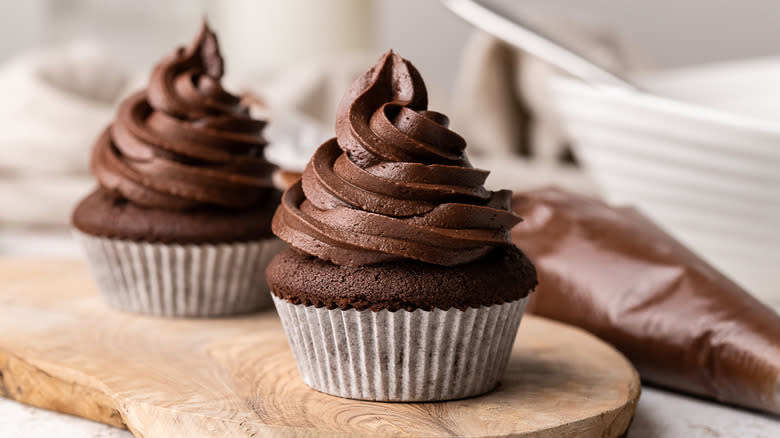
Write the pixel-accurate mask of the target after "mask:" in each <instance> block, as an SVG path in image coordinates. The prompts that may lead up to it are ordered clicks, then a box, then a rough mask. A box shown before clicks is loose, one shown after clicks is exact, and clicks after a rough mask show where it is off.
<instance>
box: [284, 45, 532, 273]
mask: <svg viewBox="0 0 780 438" xmlns="http://www.w3.org/2000/svg"><path fill="white" fill-rule="evenodd" d="M427 106H428V96H427V91H426V89H425V84H424V82H423V80H422V77H421V76H420V73H419V72H418V71H417V70H416V69H415V68H414V66H412V64H411V63H409V62H408V61H407V60H405V59H403V58H401V57H400V56H398V55H396V54H394V53H393V52H392V51H390V52H388V53H386V54H385V55H384V56H383V57H382V58H381V59H380V60H379V62H378V63H377V64H376V65H375V66H374V67H372V68H371V69H370V70H369V71H367V72H366V73H365V74H363V75H362V76H361V77H359V78H358V79H357V80H356V81H355V82H354V83H353V84H352V86H351V87H350V88H349V90H348V91H347V92H346V94H345V96H344V98H343V99H342V100H341V103H340V104H339V109H338V114H337V120H336V138H333V139H331V140H328V141H327V142H325V143H324V144H322V145H321V146H320V147H319V148H318V149H317V151H316V152H315V153H314V155H313V157H312V158H311V160H310V161H309V163H308V165H307V166H306V169H305V171H304V173H303V177H302V180H301V181H300V182H298V183H297V184H295V185H293V186H292V187H290V188H289V189H288V190H287V191H286V192H285V194H284V196H283V197H282V203H281V205H280V206H279V208H278V209H277V211H276V214H275V215H274V220H273V227H272V228H273V231H274V233H275V234H276V235H277V236H279V237H280V238H281V239H282V240H285V241H287V242H288V243H289V244H290V245H291V246H292V247H294V248H296V249H298V250H299V251H303V252H305V253H308V254H311V255H313V256H316V257H318V258H320V259H323V260H327V261H330V262H333V263H334V264H337V265H347V266H361V265H371V264H376V263H382V262H391V261H398V260H404V259H412V260H418V261H422V262H426V263H431V264H437V265H442V266H455V265H460V264H464V263H469V262H472V261H475V260H478V259H480V258H482V257H485V256H486V255H487V254H488V253H490V252H491V251H492V250H493V249H494V248H496V247H499V246H510V245H512V243H511V239H510V235H509V230H510V229H511V228H512V227H513V226H514V225H515V224H517V223H518V222H520V220H521V219H520V218H519V217H518V216H517V215H515V214H514V213H512V212H511V211H510V210H509V202H510V197H511V192H509V191H507V190H501V191H497V192H491V191H488V190H486V189H485V188H484V186H483V184H484V182H485V179H486V178H487V176H488V173H489V172H487V171H485V170H480V169H475V168H473V167H472V166H471V164H470V163H469V161H468V159H467V157H466V155H465V153H464V150H465V148H466V141H465V140H464V139H463V138H462V137H460V136H459V135H458V134H456V133H455V132H453V131H451V130H449V129H448V124H449V120H448V119H447V116H445V115H444V114H441V113H438V112H435V111H430V110H428V109H427Z"/></svg>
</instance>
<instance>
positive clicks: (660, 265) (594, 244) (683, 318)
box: [512, 189, 780, 415]
mask: <svg viewBox="0 0 780 438" xmlns="http://www.w3.org/2000/svg"><path fill="white" fill-rule="evenodd" d="M512 209H513V210H514V211H515V213H517V214H519V215H520V216H521V217H522V218H523V222H521V223H520V224H518V225H517V226H515V228H513V229H512V238H513V240H514V243H515V244H517V246H518V247H520V248H521V249H522V250H523V251H524V252H525V253H526V254H527V255H528V256H529V257H530V258H531V260H532V261H533V262H534V264H535V265H536V269H537V271H538V274H539V286H537V288H536V293H534V294H532V298H531V302H530V303H529V311H531V312H532V313H535V314H537V315H541V316H545V317H548V318H552V319H555V320H558V321H562V322H565V323H568V324H572V325H575V326H579V327H581V328H583V329H585V330H587V331H589V332H591V333H593V334H595V335H596V336H598V337H600V338H601V339H603V340H605V341H607V342H609V343H611V344H612V345H613V346H615V347H616V348H617V349H618V350H620V351H621V352H622V353H623V354H624V355H626V357H628V359H629V360H630V361H631V362H632V363H633V364H634V366H635V367H636V368H637V369H638V370H639V373H640V375H641V377H642V380H643V381H644V382H646V383H652V384H655V385H658V386H663V387H666V388H669V389H673V390H677V391H681V392H686V393H690V394H695V395H698V396H703V397H707V398H712V399H715V400H719V401H721V402H725V403H729V404H735V405H740V406H743V407H747V408H752V409H757V410H762V411H765V412H769V413H773V414H775V415H780V315H778V314H777V313H776V312H775V311H774V310H772V309H770V308H769V307H767V306H766V305H764V304H763V303H761V302H760V301H758V300H757V299H755V298H753V297H752V296H751V295H750V294H749V293H747V292H746V291H745V290H743V289H742V288H741V287H740V286H738V285H737V284H736V283H734V282H733V281H731V280H729V279H728V278H726V277H725V276H724V275H723V274H721V273H720V272H718V271H717V270H716V269H715V268H714V267H712V266H710V265H709V264H707V263H706V262H704V261H703V260H702V259H701V258H700V257H699V256H697V255H696V254H694V253H693V252H692V251H690V250H689V249H687V248H686V247H684V246H683V245H682V244H680V243H679V242H677V241H676V240H675V239H674V238H672V237H671V236H670V235H669V234H667V233H666V232H664V231H663V230H662V229H661V228H659V227H658V226H657V225H655V224H654V223H653V222H651V221H650V220H649V219H647V218H645V217H644V216H643V215H641V214H640V213H639V212H637V211H636V210H634V209H631V208H616V207H611V206H609V205H607V204H606V203H604V202H602V201H599V200H596V199H592V198H588V197H584V196H581V195H576V194H572V193H568V192H564V191H562V190H558V189H540V190H535V191H530V192H525V193H518V194H516V195H515V196H514V198H513V199H512Z"/></svg>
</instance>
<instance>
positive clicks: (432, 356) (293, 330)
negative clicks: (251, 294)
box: [273, 295, 528, 402]
mask: <svg viewBox="0 0 780 438" xmlns="http://www.w3.org/2000/svg"><path fill="white" fill-rule="evenodd" d="M273 300H274V304H275V305H276V310H277V312H278V313H279V317H280V318H281V320H282V324H283V325H284V330H285V333H286V334H287V340H288V341H289V344H290V348H291V349H292V352H293V356H294V357H295V362H296V364H297V365H298V371H299V373H300V375H301V377H302V378H303V381H304V382H305V383H306V384H307V385H309V386H311V387H312V388H314V389H316V390H318V391H321V392H324V393H328V394H332V395H336V396H340V397H346V398H353V399H361V400H377V401H399V402H411V401H434V400H450V399H457V398H463V397H470V396H475V395H479V394H483V393H485V392H488V391H490V390H492V389H493V388H495V386H496V385H497V384H498V382H499V380H500V379H501V377H502V375H503V374H504V370H505V369H506V365H507V362H508V361H509V356H510V353H511V351H512V345H513V344H514V341H515V335H516V333H517V329H518V326H519V325H520V319H521V318H522V315H523V312H524V311H525V307H526V304H527V302H528V298H523V299H519V300H515V301H512V302H510V303H505V304H496V305H492V306H488V307H480V308H470V309H468V310H465V311H461V310H458V309H450V310H446V311H445V310H440V309H435V310H433V311H425V310H420V309H418V310H415V311H413V312H410V311H406V310H398V311H396V312H391V311H388V310H382V311H378V312H373V311H370V310H362V311H358V310H355V309H350V310H341V309H332V310H329V309H327V308H324V307H321V308H317V307H314V306H306V305H303V304H292V303H290V302H288V301H287V300H285V299H282V298H279V297H277V296H275V295H274V296H273Z"/></svg>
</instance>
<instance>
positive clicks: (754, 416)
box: [0, 231, 780, 438]
mask: <svg viewBox="0 0 780 438" xmlns="http://www.w3.org/2000/svg"><path fill="white" fill-rule="evenodd" d="M12 254H13V255H28V256H29V255H46V256H79V255H80V253H79V249H78V248H77V247H76V246H75V245H74V242H73V241H72V240H71V239H70V236H69V235H68V234H62V233H20V232H18V231H15V232H13V233H11V232H3V231H0V256H4V255H12ZM6 437H9V438H11V437H14V438H15V437H29V438H49V437H72V438H98V437H100V438H130V437H132V435H131V434H130V433H129V432H127V431H124V430H120V429H116V428H113V427H111V426H106V425H103V424H99V423H95V422H92V421H89V420H84V419H81V418H76V417H72V416H69V415H63V414H58V413H55V412H50V411H46V410H43V409H38V408H34V407H31V406H26V405H23V404H20V403H17V402H15V401H12V400H8V399H3V398H0V438H6ZM666 437H670V438H677V437H681V438H728V437H735V438H778V437H780V418H779V417H772V416H768V415H763V414H759V413H754V412H750V411H746V410H742V409H737V408H733V407H728V406H724V405H720V404H717V403H712V402H709V401H705V400H700V399H696V398H692V397H688V396H684V395H680V394H675V393H672V392H668V391H665V390H660V389H656V388H650V387H647V386H643V387H642V397H641V399H640V401H639V406H638V408H637V413H636V417H634V422H633V424H632V426H631V429H630V433H629V438H666Z"/></svg>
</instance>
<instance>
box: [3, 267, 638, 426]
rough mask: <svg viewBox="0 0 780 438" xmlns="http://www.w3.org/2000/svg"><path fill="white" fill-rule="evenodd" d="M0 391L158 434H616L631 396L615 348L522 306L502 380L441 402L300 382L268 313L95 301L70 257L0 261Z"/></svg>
mask: <svg viewBox="0 0 780 438" xmlns="http://www.w3.org/2000/svg"><path fill="white" fill-rule="evenodd" d="M0 284H2V286H3V287H2V288H0V334H2V336H0V395H3V396H5V397H10V398H13V399H17V400H20V401H22V402H25V403H29V404H32V405H36V406H40V407H44V408H48V409H53V410H57V411H60V412H66V413H71V414H74V415H79V416H83V417H86V418H90V419H93V420H96V421H100V422H104V423H108V424H113V425H116V426H120V427H122V426H124V427H127V428H128V429H130V430H131V431H132V432H133V433H134V434H135V435H136V436H139V437H148V438H151V437H158V436H187V437H198V436H214V437H223V436H231V437H241V436H270V435H273V436H284V437H293V436H295V437H297V436H318V437H319V436H376V435H405V436H409V435H411V436H426V437H430V436H452V435H455V436H470V437H481V436H523V437H617V436H621V435H623V434H625V433H626V431H627V429H628V426H629V424H630V422H631V419H632V417H633V414H634V411H635V409H636V403H637V401H638V399H639V392H640V384H639V377H638V374H637V372H636V371H635V370H634V368H633V367H632V366H631V364H630V363H629V362H628V361H627V360H626V359H625V358H624V357H623V356H622V355H621V354H620V353H618V352H617V351H616V350H614V349H613V348H612V347H610V346H609V345H607V344H605V343H603V342H601V341H599V340H598V339H596V338H595V337H593V336H591V335H589V334H587V333H585V332H583V331H581V330H579V329H575V328H572V327H569V326H566V325H563V324H560V323H556V322H552V321H549V320H546V319H542V318H537V317H533V316H526V317H524V319H523V322H522V324H521V327H520V331H519V332H518V336H517V341H516V343H515V346H514V350H513V353H512V357H511V360H510V363H509V367H508V371H507V373H506V376H505V377H504V379H503V381H502V384H501V385H500V386H499V387H498V388H497V389H496V390H495V391H493V392H492V393H490V394H487V395H485V396H481V397H476V398H471V399H465V400H457V401H450V402H444V403H418V404H405V403H377V402H365V401H355V400H347V399H341V398H337V397H332V396H329V395H325V394H321V393H319V392H316V391H314V390H312V389H310V388H308V387H307V386H306V385H305V384H304V383H303V382H302V381H301V379H300V377H299V376H298V373H297V370H296V368H295V364H294V362H293V359H292V354H291V353H290V350H289V348H288V346H287V342H286V339H285V337H284V332H283V331H282V328H281V325H280V323H279V321H278V318H277V317H276V314H275V313H274V312H273V311H267V312H264V313H261V314H257V315H253V316H246V317H240V318H227V319H216V320H163V319H156V318H150V317H143V316H136V315H128V314H121V313H117V312H114V311H111V310H109V309H108V308H106V307H105V306H104V304H103V303H102V301H101V300H100V298H99V297H98V296H97V295H96V293H95V289H94V286H93V284H92V281H91V278H90V277H89V276H88V273H87V270H86V268H85V266H84V264H83V263H81V262H78V261H57V260H34V259H28V260H16V259H6V260H0Z"/></svg>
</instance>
